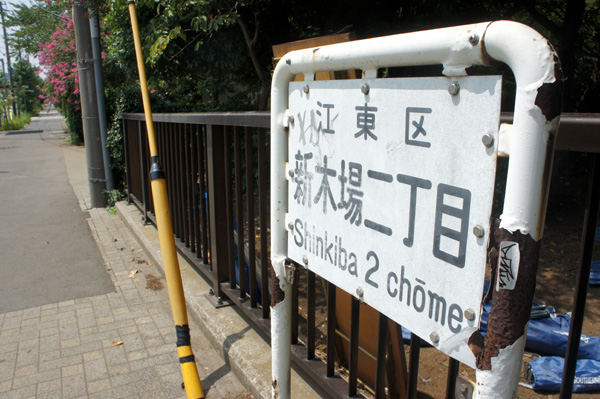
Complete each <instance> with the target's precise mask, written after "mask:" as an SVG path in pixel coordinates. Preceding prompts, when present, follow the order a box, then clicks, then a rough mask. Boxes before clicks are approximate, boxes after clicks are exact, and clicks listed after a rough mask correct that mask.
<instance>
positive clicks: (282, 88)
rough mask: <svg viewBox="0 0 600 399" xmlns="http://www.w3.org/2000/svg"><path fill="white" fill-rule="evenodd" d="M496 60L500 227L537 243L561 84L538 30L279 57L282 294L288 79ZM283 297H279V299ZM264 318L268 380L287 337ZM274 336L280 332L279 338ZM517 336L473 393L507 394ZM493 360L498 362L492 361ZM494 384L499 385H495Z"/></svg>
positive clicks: (276, 179)
mask: <svg viewBox="0 0 600 399" xmlns="http://www.w3.org/2000/svg"><path fill="white" fill-rule="evenodd" d="M496 61H500V62H504V63H506V64H507V65H508V66H509V67H510V68H511V69H512V70H513V73H514V75H515V78H516V81H517V98H516V104H515V116H514V124H513V134H512V135H511V137H512V139H511V149H510V151H511V158H510V162H509V171H508V180H507V188H506V199H505V206H504V212H503V215H502V217H501V225H500V227H501V228H503V229H506V230H508V231H510V232H513V233H514V232H520V233H522V234H523V235H525V236H529V237H531V238H532V241H533V242H538V241H539V240H540V239H541V235H542V234H541V233H542V231H543V217H544V215H545V203H546V199H547V193H548V188H549V187H548V186H549V173H548V172H549V171H550V168H551V165H552V151H553V137H554V133H555V132H556V128H557V125H558V119H559V118H558V115H559V113H560V99H559V98H556V97H557V94H560V87H558V88H557V87H556V85H557V86H560V84H561V82H559V80H560V76H558V74H557V72H559V71H560V67H559V64H558V59H557V57H556V54H555V52H554V50H553V49H552V47H551V46H550V45H549V44H548V42H547V41H546V39H544V38H543V37H542V36H541V35H539V33H537V32H536V31H534V30H533V29H531V28H529V27H527V26H525V25H522V24H519V23H516V22H511V21H499V22H494V23H490V22H487V23H480V24H474V25H465V26H459V27H452V28H444V29H437V30H429V31H423V32H415V33H407V34H401V35H394V36H388V37H382V38H376V39H368V40H361V41H355V42H349V43H343V44H336V45H332V46H325V47H321V48H314V49H307V50H299V51H294V52H291V53H288V54H287V55H285V56H284V57H283V58H282V62H280V63H279V64H278V65H277V67H276V69H275V72H274V76H273V85H272V91H271V101H272V103H271V104H272V105H271V140H272V144H271V145H272V146H271V168H272V171H271V173H272V175H271V176H272V180H271V198H272V200H271V201H272V207H271V234H272V236H271V239H272V259H273V268H274V272H275V274H276V276H277V277H278V278H279V282H280V287H281V289H282V290H284V292H286V293H287V289H288V287H287V285H286V284H287V283H286V271H285V266H284V261H285V259H286V257H287V233H286V229H285V215H286V212H287V209H288V204H287V190H288V187H287V181H286V178H285V164H286V162H287V161H288V150H287V133H286V129H285V126H286V125H287V121H286V120H285V117H286V111H287V109H288V85H289V82H290V81H291V80H292V79H293V76H294V75H296V74H305V75H306V74H308V75H309V76H308V78H309V79H310V78H311V75H312V74H314V73H315V72H318V71H335V70H349V69H361V70H362V71H363V74H364V76H369V74H372V73H373V71H376V70H377V69H378V68H383V67H394V66H415V65H433V64H442V65H443V66H444V74H445V75H446V76H463V75H466V68H468V67H470V66H472V65H489V64H491V63H494V62H496ZM523 171H527V172H528V173H523ZM530 171H531V172H532V173H529V172H530ZM290 300H291V299H290V298H289V297H288V296H287V295H286V298H285V299H284V302H289V301H290ZM529 305H530V304H529ZM529 305H526V306H529ZM276 308H277V306H275V307H273V308H272V309H276ZM288 309H289V306H287V305H286V306H281V309H278V311H279V310H280V311H281V314H277V318H278V320H277V321H278V322H289V321H288V320H289V314H288V315H286V314H285V312H289V310H288ZM272 323H273V324H272V327H271V328H272V332H273V334H272V345H273V353H272V356H273V378H274V379H275V375H276V373H278V374H277V375H278V376H281V372H282V370H280V367H284V365H283V363H282V362H281V359H279V357H281V358H282V359H286V361H289V345H288V346H284V345H283V343H284V342H288V340H289V337H287V335H289V330H285V329H281V330H280V329H279V327H278V326H276V325H274V324H275V319H274V320H273V322H272ZM524 331H526V326H524ZM282 334H285V335H286V337H282V336H280V335H282ZM521 338H523V337H521ZM521 338H519V339H517V340H516V341H515V342H512V343H511V344H510V345H507V346H506V347H505V348H502V349H501V351H500V354H498V355H497V356H496V357H495V358H494V359H492V360H493V361H492V365H494V367H492V369H491V370H478V372H477V379H478V382H480V383H478V391H477V395H478V397H480V398H510V397H512V392H513V391H515V389H516V388H515V387H516V386H517V383H518V373H516V372H515V373H511V375H510V376H508V377H509V378H508V380H507V378H506V377H507V375H506V374H505V373H504V371H505V370H507V369H511V370H517V369H518V370H520V366H521V365H520V362H521V358H522V354H523V345H522V342H521V341H523V342H524V339H521ZM498 362H500V363H501V364H502V367H500V366H497V364H498ZM276 364H277V365H276ZM279 378H281V377H279ZM282 381H283V380H281V381H279V380H278V384H277V387H278V392H277V393H278V395H279V398H288V397H289V395H290V388H289V386H283V384H282V383H281V382H282ZM501 386H504V387H505V389H501V388H499V387H501ZM486 387H490V389H488V388H486ZM491 387H494V388H493V389H492V388H491Z"/></svg>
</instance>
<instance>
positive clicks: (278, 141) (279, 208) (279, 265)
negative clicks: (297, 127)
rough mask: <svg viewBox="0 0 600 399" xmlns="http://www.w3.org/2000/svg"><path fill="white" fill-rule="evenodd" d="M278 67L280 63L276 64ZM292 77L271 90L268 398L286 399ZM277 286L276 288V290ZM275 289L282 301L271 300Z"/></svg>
mask: <svg viewBox="0 0 600 399" xmlns="http://www.w3.org/2000/svg"><path fill="white" fill-rule="evenodd" d="M280 64H281V63H280ZM293 76H294V74H293V73H291V72H290V71H289V70H286V69H280V68H278V72H276V73H275V75H274V77H273V85H272V89H271V264H272V266H273V273H272V274H271V278H272V279H274V281H272V283H271V284H272V290H271V291H272V293H271V295H272V298H273V299H272V300H271V376H272V381H271V386H272V388H271V395H272V397H273V398H279V399H289V398H290V397H291V389H290V367H291V361H290V357H291V348H290V346H291V342H292V337H291V330H290V328H291V309H292V299H291V292H292V290H291V285H290V284H289V283H288V282H287V280H286V272H285V260H286V258H287V232H286V229H285V215H286V213H287V209H288V201H287V191H288V182H287V180H286V177H285V165H286V162H287V160H288V150H287V133H286V131H285V129H284V120H283V118H284V115H285V114H286V110H287V104H288V94H287V89H288V84H289V82H290V81H291V80H292V79H293ZM277 285H278V287H277ZM277 288H279V290H280V293H283V299H281V297H280V296H275V293H274V291H277Z"/></svg>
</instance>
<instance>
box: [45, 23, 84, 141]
mask: <svg viewBox="0 0 600 399" xmlns="http://www.w3.org/2000/svg"><path fill="white" fill-rule="evenodd" d="M39 47H40V51H39V52H38V59H39V62H40V66H41V67H42V68H43V69H44V70H45V72H46V85H45V86H46V93H45V101H46V102H47V103H51V104H54V105H55V106H56V107H57V108H58V109H59V110H60V111H61V112H62V113H63V115H64V116H65V118H66V119H67V121H66V122H67V125H68V126H69V129H70V130H71V137H72V141H75V142H78V141H81V140H83V127H82V126H81V115H79V114H80V109H81V106H80V99H79V77H78V74H77V51H76V47H75V30H74V27H73V19H72V18H71V17H70V16H68V15H67V14H63V16H62V23H61V24H60V26H59V27H58V28H57V29H56V31H55V32H54V33H53V34H52V36H51V38H50V40H49V41H47V42H45V43H39Z"/></svg>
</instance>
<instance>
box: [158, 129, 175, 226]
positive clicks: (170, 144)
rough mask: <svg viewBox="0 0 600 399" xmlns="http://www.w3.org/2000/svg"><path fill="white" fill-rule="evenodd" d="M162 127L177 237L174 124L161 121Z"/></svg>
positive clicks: (170, 199)
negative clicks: (165, 143)
mask: <svg viewBox="0 0 600 399" xmlns="http://www.w3.org/2000/svg"><path fill="white" fill-rule="evenodd" d="M161 125H162V128H163V129H164V132H165V136H166V139H167V145H166V151H165V153H166V154H167V159H166V161H165V166H164V169H165V172H166V173H167V192H168V195H169V208H170V211H171V215H172V217H171V220H172V222H173V232H174V233H175V236H176V237H177V227H178V220H177V213H176V211H177V209H176V208H177V206H176V205H175V204H176V202H175V200H176V198H177V197H175V174H174V173H173V169H174V168H173V140H174V137H173V125H172V124H170V123H168V124H167V123H161Z"/></svg>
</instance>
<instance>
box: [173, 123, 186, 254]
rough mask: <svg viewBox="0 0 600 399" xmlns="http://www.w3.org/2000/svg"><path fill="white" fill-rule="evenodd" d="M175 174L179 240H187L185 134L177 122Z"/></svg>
mask: <svg viewBox="0 0 600 399" xmlns="http://www.w3.org/2000/svg"><path fill="white" fill-rule="evenodd" d="M174 126H175V136H176V137H177V138H176V141H175V175H176V178H177V192H176V195H177V197H176V198H177V208H179V212H177V214H178V215H179V240H180V241H181V242H185V235H186V233H187V232H186V229H185V194H184V193H185V182H184V176H183V175H184V172H183V134H182V131H181V124H179V123H176V124H175V125H174Z"/></svg>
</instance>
